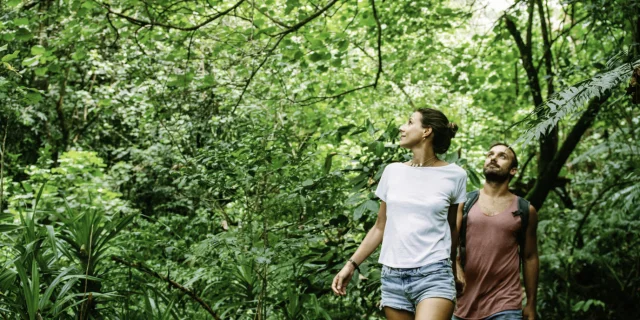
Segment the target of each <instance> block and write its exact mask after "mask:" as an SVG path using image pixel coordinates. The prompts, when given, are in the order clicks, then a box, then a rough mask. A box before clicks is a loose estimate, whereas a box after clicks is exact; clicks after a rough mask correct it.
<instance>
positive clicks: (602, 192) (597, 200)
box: [571, 181, 638, 254]
mask: <svg viewBox="0 0 640 320" xmlns="http://www.w3.org/2000/svg"><path fill="white" fill-rule="evenodd" d="M637 182H638V181H622V182H619V183H614V184H612V185H609V186H607V187H605V188H603V189H602V190H600V191H599V192H598V196H597V197H596V198H595V199H593V201H591V204H589V207H587V211H586V212H585V213H584V216H583V217H582V220H580V223H579V224H578V228H577V229H576V234H575V235H574V236H573V247H571V253H572V254H573V249H574V248H576V247H577V245H578V240H579V239H580V237H581V233H582V227H584V224H585V223H586V222H587V218H589V215H590V214H591V211H592V210H593V208H594V207H595V206H596V204H598V203H600V199H602V197H604V195H605V194H607V193H608V192H609V191H610V190H611V189H613V188H614V187H618V186H624V185H627V184H633V183H637Z"/></svg>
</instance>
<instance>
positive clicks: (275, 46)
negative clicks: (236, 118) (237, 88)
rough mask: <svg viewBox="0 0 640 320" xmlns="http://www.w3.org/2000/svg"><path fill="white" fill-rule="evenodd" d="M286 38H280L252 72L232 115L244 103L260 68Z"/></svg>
mask: <svg viewBox="0 0 640 320" xmlns="http://www.w3.org/2000/svg"><path fill="white" fill-rule="evenodd" d="M285 36H286V34H285V35H282V36H280V38H278V41H276V43H275V44H274V45H273V47H271V49H269V51H268V52H267V54H266V56H265V57H264V59H262V61H261V62H260V64H259V65H258V67H257V68H255V69H253V70H252V71H251V75H250V76H249V79H247V82H246V83H245V85H244V87H243V88H242V92H241V93H240V97H238V100H237V101H236V104H235V105H234V106H233V109H231V114H234V113H235V112H236V109H237V108H238V106H239V105H240V102H242V98H243V97H244V94H245V93H246V92H247V89H248V88H249V85H250V84H251V81H252V80H253V77H255V76H256V74H257V73H258V71H259V70H260V68H262V66H263V65H264V64H265V63H266V62H267V60H269V57H271V54H272V53H273V51H274V50H276V48H277V47H278V45H279V44H280V42H281V41H282V39H284V38H285Z"/></svg>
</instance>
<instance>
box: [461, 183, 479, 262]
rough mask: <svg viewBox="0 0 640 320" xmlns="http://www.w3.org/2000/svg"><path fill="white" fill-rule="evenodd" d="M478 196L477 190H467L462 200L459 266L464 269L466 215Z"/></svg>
mask: <svg viewBox="0 0 640 320" xmlns="http://www.w3.org/2000/svg"><path fill="white" fill-rule="evenodd" d="M479 197H480V192H479V190H475V191H471V192H467V201H465V202H464V208H463V209H462V225H460V266H462V269H463V270H464V264H465V258H466V255H467V217H468V216H469V211H471V207H473V205H474V204H475V203H476V202H477V201H478V198H479Z"/></svg>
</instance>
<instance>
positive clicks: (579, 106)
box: [516, 58, 640, 145]
mask: <svg viewBox="0 0 640 320" xmlns="http://www.w3.org/2000/svg"><path fill="white" fill-rule="evenodd" d="M617 61H619V60H618V59H613V58H612V59H610V61H609V63H607V64H608V65H609V66H615V65H616V64H617V63H616V62H617ZM639 66H640V59H635V60H634V61H633V62H631V63H624V64H621V65H618V66H617V67H615V68H613V69H611V70H609V71H606V72H603V73H600V74H597V75H595V76H594V77H593V78H591V79H587V80H584V81H581V82H579V83H577V84H576V85H574V86H571V87H568V88H566V89H564V90H562V91H559V92H557V93H556V94H554V95H553V96H552V97H551V98H549V99H548V100H547V101H546V102H545V103H544V104H542V105H540V106H538V107H536V108H535V110H534V111H533V112H532V113H531V114H530V115H529V116H528V118H529V120H527V121H526V123H527V124H528V126H529V128H528V129H526V131H525V132H524V134H522V135H521V136H520V137H519V138H518V140H517V141H516V143H517V144H523V145H527V144H529V143H531V142H534V141H538V140H540V138H541V137H543V136H544V135H546V134H547V133H548V132H549V131H550V130H551V129H552V128H553V127H555V126H556V125H557V124H558V122H559V121H560V120H562V119H564V118H565V117H567V116H574V117H576V116H579V115H581V114H582V112H583V111H584V107H585V106H586V105H587V103H588V102H589V101H590V100H591V99H594V98H599V97H601V96H603V95H604V94H605V93H606V92H607V91H609V90H612V89H613V88H615V87H617V86H619V85H620V84H621V83H623V82H625V81H628V80H629V78H630V77H631V74H632V72H633V70H634V69H635V68H637V67H639Z"/></svg>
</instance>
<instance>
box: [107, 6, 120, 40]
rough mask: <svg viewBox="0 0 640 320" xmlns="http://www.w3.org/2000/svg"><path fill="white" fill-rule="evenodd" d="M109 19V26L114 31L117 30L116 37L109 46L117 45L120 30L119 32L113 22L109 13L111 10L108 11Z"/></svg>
mask: <svg viewBox="0 0 640 320" xmlns="http://www.w3.org/2000/svg"><path fill="white" fill-rule="evenodd" d="M107 21H108V22H109V26H111V28H112V29H113V31H115V32H116V39H115V40H113V43H111V45H109V46H110V47H115V46H116V42H118V40H119V39H120V32H118V29H117V28H116V27H115V26H114V25H113V22H112V21H111V15H110V14H109V12H107Z"/></svg>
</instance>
